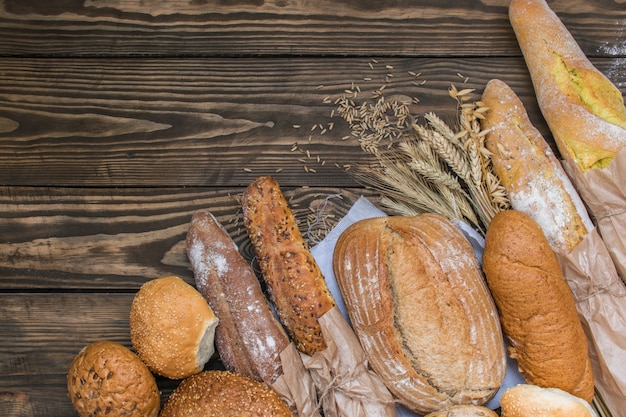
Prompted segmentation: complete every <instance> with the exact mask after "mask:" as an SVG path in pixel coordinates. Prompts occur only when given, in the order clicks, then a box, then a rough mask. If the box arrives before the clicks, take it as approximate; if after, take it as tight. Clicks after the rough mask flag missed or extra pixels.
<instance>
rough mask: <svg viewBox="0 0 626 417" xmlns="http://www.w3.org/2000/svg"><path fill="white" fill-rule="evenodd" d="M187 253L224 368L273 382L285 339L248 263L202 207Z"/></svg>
mask: <svg viewBox="0 0 626 417" xmlns="http://www.w3.org/2000/svg"><path fill="white" fill-rule="evenodd" d="M187 257H188V258H189V261H190V263H191V266H192V269H193V272H194V277H195V282H196V286H197V287H198V290H199V291H200V293H201V294H202V295H203V296H204V297H205V298H206V300H207V302H208V303H209V305H210V306H211V307H212V308H213V310H214V311H215V314H216V315H217V317H218V318H219V320H220V323H219V326H218V327H217V329H216V333H215V343H216V346H217V351H218V353H219V355H220V359H221V361H222V363H223V364H224V366H225V367H226V369H228V370H230V371H233V372H238V373H240V374H243V375H245V376H247V377H250V378H253V379H258V380H262V381H264V382H266V383H267V384H273V383H274V382H275V381H276V379H277V378H278V377H279V376H280V375H282V373H283V369H282V362H281V359H280V353H281V352H282V351H283V350H284V349H285V348H286V347H287V346H288V345H289V338H288V336H287V334H286V333H285V331H284V329H283V328H282V325H281V324H280V322H279V321H278V319H277V318H276V317H275V316H274V313H273V311H272V309H271V307H270V305H269V303H268V302H267V299H266V298H265V295H264V294H263V290H262V288H261V285H260V283H259V280H258V278H257V277H256V274H255V273H254V271H253V270H252V267H251V266H250V264H249V263H248V262H247V261H246V260H245V259H244V258H243V256H242V255H241V254H240V253H239V249H238V247H237V245H236V244H235V242H234V241H233V240H232V239H231V237H230V235H229V234H228V233H227V232H226V230H224V228H223V227H222V225H221V224H220V223H219V222H218V220H217V219H216V218H215V217H214V216H213V215H212V214H211V213H210V212H209V211H207V210H201V211H198V212H196V213H194V215H193V216H192V219H191V224H190V227H189V230H188V232H187Z"/></svg>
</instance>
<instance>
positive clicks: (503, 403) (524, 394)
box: [500, 384, 597, 417]
mask: <svg viewBox="0 0 626 417" xmlns="http://www.w3.org/2000/svg"><path fill="white" fill-rule="evenodd" d="M500 407H501V415H502V417H528V416H542V417H597V414H596V413H595V411H593V409H592V408H591V406H590V405H589V403H587V402H585V401H583V400H581V399H580V398H578V397H576V396H574V395H571V394H569V393H567V392H565V391H563V390H560V389H558V388H542V387H538V386H536V385H531V384H521V385H517V386H514V387H511V388H509V389H507V390H506V391H504V393H503V394H502V397H501V399H500Z"/></svg>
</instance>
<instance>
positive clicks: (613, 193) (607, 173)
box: [563, 148, 626, 280]
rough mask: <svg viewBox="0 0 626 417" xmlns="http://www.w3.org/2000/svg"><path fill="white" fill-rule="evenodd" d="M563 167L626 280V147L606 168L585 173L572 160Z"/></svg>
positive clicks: (565, 162) (564, 163)
mask: <svg viewBox="0 0 626 417" xmlns="http://www.w3.org/2000/svg"><path fill="white" fill-rule="evenodd" d="M563 167H564V168H565V171H566V172H567V175H568V176H569V177H570V179H571V180H572V183H573V184H574V186H575V187H576V189H577V191H578V194H579V195H580V197H581V198H582V199H583V201H584V202H585V204H586V205H587V209H588V210H589V213H590V214H591V216H592V217H594V218H595V221H596V224H597V227H598V230H599V231H600V235H601V236H602V239H603V240H604V242H605V243H606V246H607V248H608V250H609V253H610V254H611V258H612V259H613V262H614V263H615V267H616V268H617V271H618V272H619V274H620V275H621V277H622V279H623V280H626V148H623V149H622V150H621V151H619V152H618V153H617V155H616V156H615V158H614V159H613V161H612V162H611V164H610V165H609V166H608V167H606V168H603V169H592V170H589V171H587V172H585V173H582V172H581V171H580V170H579V169H578V168H577V166H576V164H575V163H573V162H572V161H563Z"/></svg>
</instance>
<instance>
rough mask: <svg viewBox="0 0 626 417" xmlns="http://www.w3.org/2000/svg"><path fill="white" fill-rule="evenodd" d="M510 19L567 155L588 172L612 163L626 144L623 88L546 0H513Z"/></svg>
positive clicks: (543, 108) (547, 117)
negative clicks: (592, 59)
mask: <svg viewBox="0 0 626 417" xmlns="http://www.w3.org/2000/svg"><path fill="white" fill-rule="evenodd" d="M509 19H510V22H511V25H512V26H513V30H514V31H515V35H516V36H517V40H518V43H519V46H520V48H521V50H522V53H523V55H524V59H525V61H526V65H527V67H528V70H529V72H530V75H531V78H532V81H533V85H534V87H535V94H536V96H537V101H538V103H539V107H540V109H541V112H542V114H543V116H544V118H545V120H546V122H547V123H548V126H549V127H550V130H551V131H552V134H553V135H554V139H555V141H556V144H557V146H558V148H559V151H560V153H561V156H562V157H563V158H565V159H568V160H571V161H573V162H574V163H575V164H576V165H577V166H578V168H579V169H580V171H582V172H585V171H587V170H589V169H593V168H604V167H606V166H608V165H609V163H610V162H611V161H612V160H613V158H614V156H615V154H616V153H617V152H618V151H619V150H620V149H621V148H622V147H623V146H624V145H626V107H624V100H623V97H622V94H621V92H620V90H619V89H618V88H617V87H616V86H615V85H613V84H612V83H611V81H610V80H609V79H607V78H606V77H605V76H604V75H603V74H602V73H601V72H600V71H599V70H598V69H597V68H595V67H594V66H593V65H592V64H591V62H590V61H589V59H588V58H587V57H586V56H585V54H584V53H583V51H582V50H581V49H580V47H579V46H578V44H577V43H576V40H575V39H574V38H573V36H572V35H571V33H570V32H569V31H568V30H567V28H566V27H565V25H564V24H563V22H561V20H560V19H559V18H558V16H557V15H556V14H555V13H554V12H553V11H552V10H551V9H550V8H549V6H548V4H547V3H546V1H545V0H513V1H511V3H510V5H509Z"/></svg>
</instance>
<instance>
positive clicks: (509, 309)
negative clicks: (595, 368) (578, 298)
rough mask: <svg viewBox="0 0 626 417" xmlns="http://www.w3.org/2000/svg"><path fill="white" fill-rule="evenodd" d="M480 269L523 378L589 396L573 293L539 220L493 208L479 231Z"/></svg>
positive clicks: (587, 363) (588, 367)
mask: <svg viewBox="0 0 626 417" xmlns="http://www.w3.org/2000/svg"><path fill="white" fill-rule="evenodd" d="M483 270H484V271H485V276H486V277H487V283H488V285H489V288H490V290H491V294H492V295H493V298H494V300H495V302H496V305H497V306H498V311H499V313H500V321H501V323H502V328H503V330H504V334H505V335H506V337H507V339H508V340H509V355H510V356H511V357H512V358H514V359H516V360H517V362H518V366H519V369H520V372H521V373H522V375H523V377H524V380H525V381H526V382H527V383H529V384H533V385H538V386H541V387H551V388H559V389H562V390H564V391H567V392H569V393H570V394H572V395H576V396H578V397H580V398H582V399H584V400H586V401H589V402H591V400H592V399H593V396H594V380H593V374H592V367H591V362H590V359H589V353H588V342H587V338H586V336H585V333H584V331H583V327H582V324H581V322H580V318H579V316H578V312H577V310H576V304H575V301H574V296H573V295H572V292H571V290H570V288H569V286H568V284H567V282H566V281H565V278H564V277H563V272H562V271H561V267H560V264H559V261H558V260H557V257H556V255H555V253H554V251H553V250H552V249H551V247H550V244H549V243H548V241H547V239H546V238H545V236H544V234H543V232H542V230H541V228H540V227H539V225H538V224H537V223H536V222H535V221H534V220H533V219H532V218H531V217H530V216H528V215H527V214H525V213H522V212H520V211H517V210H507V211H503V212H500V213H498V214H496V215H495V216H494V218H493V219H492V220H491V223H490V225H489V228H488V229H487V234H486V237H485V250H484V253H483Z"/></svg>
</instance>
